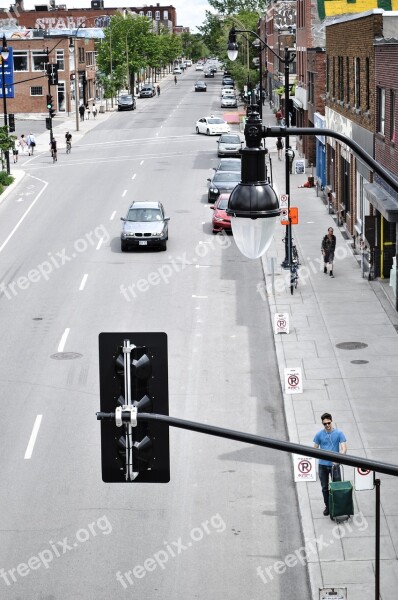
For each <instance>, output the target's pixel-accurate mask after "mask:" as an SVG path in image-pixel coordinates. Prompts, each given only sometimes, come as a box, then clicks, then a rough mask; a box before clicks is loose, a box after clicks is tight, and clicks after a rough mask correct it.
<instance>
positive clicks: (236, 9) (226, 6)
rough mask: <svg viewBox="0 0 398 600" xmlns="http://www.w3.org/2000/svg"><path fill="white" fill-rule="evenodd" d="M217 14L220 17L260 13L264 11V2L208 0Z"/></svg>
mask: <svg viewBox="0 0 398 600" xmlns="http://www.w3.org/2000/svg"><path fill="white" fill-rule="evenodd" d="M209 4H210V6H212V7H213V8H214V9H215V10H216V11H217V13H219V14H221V15H233V14H237V13H242V12H255V13H257V14H258V13H260V12H263V11H264V10H265V7H266V4H267V1H266V0H209Z"/></svg>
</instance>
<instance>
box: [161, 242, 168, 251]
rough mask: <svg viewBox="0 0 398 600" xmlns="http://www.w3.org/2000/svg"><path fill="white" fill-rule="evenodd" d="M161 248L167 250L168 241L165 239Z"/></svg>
mask: <svg viewBox="0 0 398 600" xmlns="http://www.w3.org/2000/svg"><path fill="white" fill-rule="evenodd" d="M160 249H161V250H162V252H165V251H166V250H167V242H166V241H164V242H163V243H162V245H161V246H160Z"/></svg>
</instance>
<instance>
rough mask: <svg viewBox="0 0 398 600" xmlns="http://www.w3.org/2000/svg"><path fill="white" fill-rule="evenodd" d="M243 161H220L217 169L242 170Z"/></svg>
mask: <svg viewBox="0 0 398 600" xmlns="http://www.w3.org/2000/svg"><path fill="white" fill-rule="evenodd" d="M241 168H242V162H241V161H240V160H237V161H232V160H231V161H226V162H222V161H221V162H220V164H219V166H218V169H217V171H239V173H240V171H241Z"/></svg>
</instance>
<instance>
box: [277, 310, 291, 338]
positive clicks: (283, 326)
mask: <svg viewBox="0 0 398 600" xmlns="http://www.w3.org/2000/svg"><path fill="white" fill-rule="evenodd" d="M274 331H275V333H289V313H275V314H274Z"/></svg>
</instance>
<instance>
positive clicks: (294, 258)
mask: <svg viewBox="0 0 398 600" xmlns="http://www.w3.org/2000/svg"><path fill="white" fill-rule="evenodd" d="M282 242H283V243H284V244H286V238H282ZM292 242H293V238H292ZM291 259H292V261H293V262H295V263H297V264H298V265H299V264H300V259H299V255H298V252H297V247H296V246H295V245H294V244H293V243H292V256H291Z"/></svg>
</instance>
